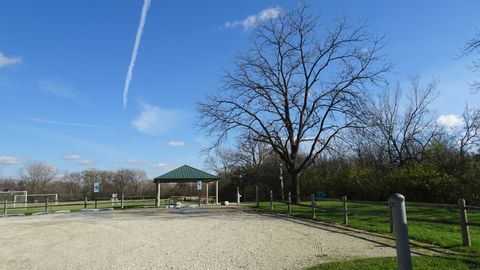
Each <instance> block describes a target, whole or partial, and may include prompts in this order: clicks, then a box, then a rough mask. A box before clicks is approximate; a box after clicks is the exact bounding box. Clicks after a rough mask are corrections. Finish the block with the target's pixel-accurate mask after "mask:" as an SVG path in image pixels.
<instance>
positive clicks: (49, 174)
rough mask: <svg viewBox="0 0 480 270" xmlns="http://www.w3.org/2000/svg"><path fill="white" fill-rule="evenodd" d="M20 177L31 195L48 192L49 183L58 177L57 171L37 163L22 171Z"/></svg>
mask: <svg viewBox="0 0 480 270" xmlns="http://www.w3.org/2000/svg"><path fill="white" fill-rule="evenodd" d="M19 175H20V180H21V183H22V185H24V187H25V188H26V189H27V191H28V192H29V193H32V194H35V193H42V192H45V191H46V190H47V185H48V183H49V182H50V181H52V180H53V179H54V178H55V176H56V175H57V169H56V168H55V167H53V166H50V165H47V164H44V163H41V162H36V161H35V162H30V163H28V164H26V165H25V166H24V167H23V168H22V169H20V172H19Z"/></svg>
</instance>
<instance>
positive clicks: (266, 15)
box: [224, 7, 282, 30]
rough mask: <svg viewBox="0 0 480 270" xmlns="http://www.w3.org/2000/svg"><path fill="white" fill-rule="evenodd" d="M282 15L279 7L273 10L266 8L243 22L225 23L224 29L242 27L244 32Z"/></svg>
mask: <svg viewBox="0 0 480 270" xmlns="http://www.w3.org/2000/svg"><path fill="white" fill-rule="evenodd" d="M281 13H282V9H281V8H280V7H274V8H266V9H264V10H262V11H260V12H259V13H258V14H254V15H249V16H247V17H246V18H245V19H243V20H237V21H227V22H226V23H225V25H224V27H225V28H236V27H240V26H241V27H243V29H244V30H248V29H250V28H252V27H254V26H255V25H257V23H258V22H263V21H267V20H271V19H275V18H277V17H278V16H280V14H281Z"/></svg>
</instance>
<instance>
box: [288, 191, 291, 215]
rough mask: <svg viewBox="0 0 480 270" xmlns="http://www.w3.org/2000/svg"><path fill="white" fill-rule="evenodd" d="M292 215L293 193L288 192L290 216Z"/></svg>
mask: <svg viewBox="0 0 480 270" xmlns="http://www.w3.org/2000/svg"><path fill="white" fill-rule="evenodd" d="M291 214H292V193H291V192H288V215H289V216H290V215H291Z"/></svg>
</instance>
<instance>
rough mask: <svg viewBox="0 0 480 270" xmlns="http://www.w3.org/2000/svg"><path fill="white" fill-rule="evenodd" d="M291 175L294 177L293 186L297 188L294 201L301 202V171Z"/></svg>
mask: <svg viewBox="0 0 480 270" xmlns="http://www.w3.org/2000/svg"><path fill="white" fill-rule="evenodd" d="M290 176H291V177H292V181H293V186H294V188H295V192H294V193H293V200H292V202H294V203H300V174H299V173H291V174H290Z"/></svg>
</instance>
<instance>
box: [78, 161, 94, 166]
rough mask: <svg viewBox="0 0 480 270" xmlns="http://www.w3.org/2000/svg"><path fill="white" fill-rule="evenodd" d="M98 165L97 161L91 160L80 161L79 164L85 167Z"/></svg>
mask: <svg viewBox="0 0 480 270" xmlns="http://www.w3.org/2000/svg"><path fill="white" fill-rule="evenodd" d="M96 163H97V162H96V161H94V160H90V159H82V160H79V161H78V164H80V165H83V166H93V165H95V164H96Z"/></svg>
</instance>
